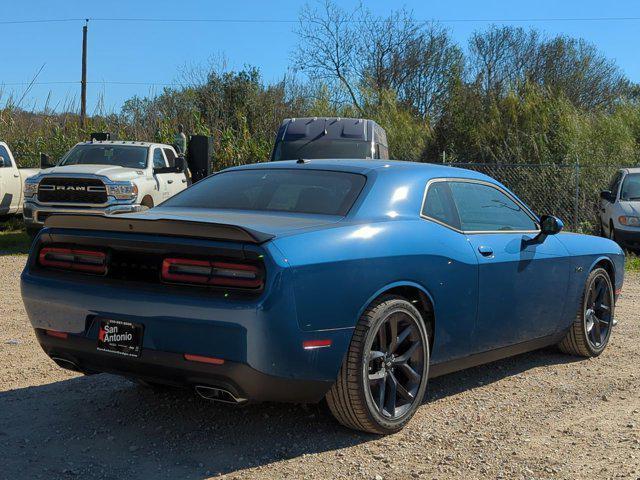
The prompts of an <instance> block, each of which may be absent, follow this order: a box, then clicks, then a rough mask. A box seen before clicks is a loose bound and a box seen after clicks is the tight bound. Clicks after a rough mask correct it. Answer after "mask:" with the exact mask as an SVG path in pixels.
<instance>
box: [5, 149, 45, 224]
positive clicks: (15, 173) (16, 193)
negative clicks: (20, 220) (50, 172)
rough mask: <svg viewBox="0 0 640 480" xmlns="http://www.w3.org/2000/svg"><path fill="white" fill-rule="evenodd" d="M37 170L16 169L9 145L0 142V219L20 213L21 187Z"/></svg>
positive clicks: (16, 165)
mask: <svg viewBox="0 0 640 480" xmlns="http://www.w3.org/2000/svg"><path fill="white" fill-rule="evenodd" d="M39 171H40V169H39V168H18V164H17V163H16V161H15V159H14V158H13V153H11V149H10V148H9V145H7V144H6V143H5V142H0V218H1V217H6V216H9V215H16V214H19V213H22V200H23V193H22V186H23V185H24V181H25V180H26V179H27V178H29V177H31V176H33V175H36V174H37V173H38V172H39Z"/></svg>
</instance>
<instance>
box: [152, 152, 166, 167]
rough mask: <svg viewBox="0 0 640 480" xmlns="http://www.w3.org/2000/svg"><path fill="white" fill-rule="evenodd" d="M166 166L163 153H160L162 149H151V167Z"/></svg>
mask: <svg viewBox="0 0 640 480" xmlns="http://www.w3.org/2000/svg"><path fill="white" fill-rule="evenodd" d="M166 166H167V162H166V160H165V159H164V155H162V150H160V149H159V148H156V149H154V150H153V168H165V167H166Z"/></svg>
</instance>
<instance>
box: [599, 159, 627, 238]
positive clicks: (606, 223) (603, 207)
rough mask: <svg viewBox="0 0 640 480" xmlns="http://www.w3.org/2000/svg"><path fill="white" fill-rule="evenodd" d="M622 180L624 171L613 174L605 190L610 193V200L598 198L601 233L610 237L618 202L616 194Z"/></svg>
mask: <svg viewBox="0 0 640 480" xmlns="http://www.w3.org/2000/svg"><path fill="white" fill-rule="evenodd" d="M623 178H624V171H622V170H620V171H619V172H617V173H616V174H615V176H614V177H613V179H612V180H611V183H610V184H609V186H608V188H607V190H609V191H610V192H611V198H610V199H606V198H600V220H601V222H602V231H603V232H604V233H605V234H606V235H607V236H609V237H611V236H612V235H611V228H610V227H611V222H612V220H613V218H614V217H615V213H616V212H615V210H616V203H617V201H618V192H619V190H620V185H621V184H622V180H623Z"/></svg>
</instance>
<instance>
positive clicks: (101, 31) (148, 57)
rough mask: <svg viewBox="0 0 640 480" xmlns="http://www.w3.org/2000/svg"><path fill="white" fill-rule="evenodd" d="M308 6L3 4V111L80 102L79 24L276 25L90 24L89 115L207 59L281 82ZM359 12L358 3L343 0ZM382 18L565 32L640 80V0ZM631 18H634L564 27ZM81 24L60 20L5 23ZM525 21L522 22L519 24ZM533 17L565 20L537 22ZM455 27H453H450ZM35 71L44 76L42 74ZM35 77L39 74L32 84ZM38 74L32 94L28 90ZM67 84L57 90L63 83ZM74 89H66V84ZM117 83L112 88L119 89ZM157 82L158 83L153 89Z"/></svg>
mask: <svg viewBox="0 0 640 480" xmlns="http://www.w3.org/2000/svg"><path fill="white" fill-rule="evenodd" d="M305 3H306V2H305V1H285V0H270V1H264V0H251V1H238V0H236V1H233V2H229V1H224V2H223V1H214V0H208V1H207V0H180V1H166V0H135V1H132V0H110V1H108V2H88V1H86V0H65V1H51V0H23V1H20V2H16V1H11V0H0V5H1V10H2V15H1V16H0V34H1V35H2V40H0V61H1V62H2V68H0V94H1V96H0V105H1V104H4V102H5V101H6V99H7V97H8V95H13V98H14V100H20V99H21V103H20V106H21V107H22V108H26V109H35V110H39V109H42V108H43V107H44V105H45V104H46V103H47V101H48V104H49V106H50V107H53V108H55V109H57V110H62V109H64V108H65V105H68V104H69V103H70V102H75V104H76V105H79V98H80V83H79V81H80V77H81V49H82V25H83V24H84V21H82V20H80V19H82V18H87V17H89V18H96V19H97V18H120V19H121V18H130V19H150V18H155V19H234V20H278V21H279V22H266V21H265V22H254V23H234V22H218V23H212V22H209V23H205V22H202V23H197V22H189V23H186V22H184V23H182V22H144V21H141V20H134V21H127V22H123V21H117V22H116V21H99V20H95V21H90V22H89V36H88V74H87V77H88V81H89V82H90V83H89V85H88V88H87V104H88V106H87V112H88V113H89V114H91V113H93V112H95V111H96V109H97V107H98V101H99V99H100V98H102V99H103V101H104V109H105V110H106V111H108V112H111V111H118V110H119V109H120V107H121V106H122V104H123V102H124V101H125V100H126V99H128V98H131V97H132V96H134V95H138V96H149V95H154V94H157V93H159V92H161V91H162V88H163V85H164V84H173V83H175V82H179V81H180V79H181V78H182V72H184V71H185V70H189V69H191V68H193V67H197V66H206V65H207V64H209V63H210V62H212V61H213V62H214V63H218V64H219V63H220V61H221V59H224V61H225V62H226V65H227V68H229V69H238V68H242V67H243V66H246V65H251V66H256V67H258V68H259V69H260V71H261V73H262V76H263V79H264V80H265V81H266V82H274V81H277V80H279V79H281V78H282V76H283V75H284V74H285V72H286V71H287V68H288V67H289V66H290V64H291V62H290V60H291V52H292V51H293V49H294V48H295V46H296V35H295V33H294V31H293V30H294V28H295V27H296V24H295V23H286V22H282V20H292V21H294V22H295V20H296V19H297V16H298V12H299V10H300V8H301V7H302V6H303V5H304V4H305ZM338 3H339V4H340V5H341V6H343V7H344V8H347V9H349V8H353V6H355V5H356V3H357V1H356V0H340V1H339V2H338ZM363 3H364V4H365V6H366V7H368V8H369V9H370V10H371V11H373V12H374V13H376V14H380V15H386V14H388V13H389V12H390V11H391V10H394V9H398V8H401V7H405V8H407V9H408V10H412V11H413V12H414V16H415V18H416V19H420V20H436V21H441V22H442V25H443V26H445V27H446V28H448V29H449V30H450V32H451V35H452V37H453V38H454V39H455V40H456V41H457V42H458V44H460V45H462V46H463V47H464V46H465V45H466V43H467V40H468V38H469V36H470V35H471V34H472V33H473V32H474V31H476V30H482V29H483V28H486V27H487V26H489V25H491V24H492V23H495V24H498V25H502V24H511V25H516V26H523V27H535V28H537V29H539V30H541V31H542V32H544V33H546V34H548V35H555V34H565V35H569V36H574V37H582V38H584V39H586V40H588V41H589V42H592V43H594V44H595V45H596V46H597V47H598V48H599V49H600V50H601V51H602V52H603V53H604V54H605V55H606V56H607V57H609V58H611V59H613V60H614V61H615V62H616V63H617V64H618V65H619V66H620V68H621V69H622V71H623V72H624V73H625V74H626V75H627V76H628V77H629V78H630V79H631V80H632V81H635V82H640V61H639V60H638V46H639V45H640V1H638V0H610V1H608V2H603V1H602V0H563V1H559V0H532V1H527V2H524V1H513V0H482V1H478V0H458V1H447V2H444V1H439V2H435V1H428V0H422V1H420V0H407V1H406V2H392V1H389V0H370V1H364V2H363ZM596 17H600V18H602V17H606V18H611V17H627V18H628V17H635V18H636V19H633V20H617V21H616V20H601V21H595V20H589V21H577V20H568V19H576V18H596ZM43 19H78V20H73V21H63V22H55V23H35V22H30V23H3V22H10V21H34V20H43ZM523 19H524V20H525V21H516V20H523ZM533 19H562V20H555V21H554V20H546V21H533ZM451 20H456V21H451ZM38 72H40V73H39V74H38ZM36 75H37V77H36ZM34 77H36V80H35V81H36V82H37V83H40V84H37V85H33V86H32V87H31V88H30V89H28V87H27V84H28V83H29V82H31V81H32V80H33V79H34ZM57 82H61V83H57ZM65 82H68V83H65ZM114 82H115V83H114ZM152 84H154V85H152Z"/></svg>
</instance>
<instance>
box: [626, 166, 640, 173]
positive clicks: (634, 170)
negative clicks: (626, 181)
mask: <svg viewBox="0 0 640 480" xmlns="http://www.w3.org/2000/svg"><path fill="white" fill-rule="evenodd" d="M624 171H625V172H627V173H640V167H627V168H625V169H624Z"/></svg>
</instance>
